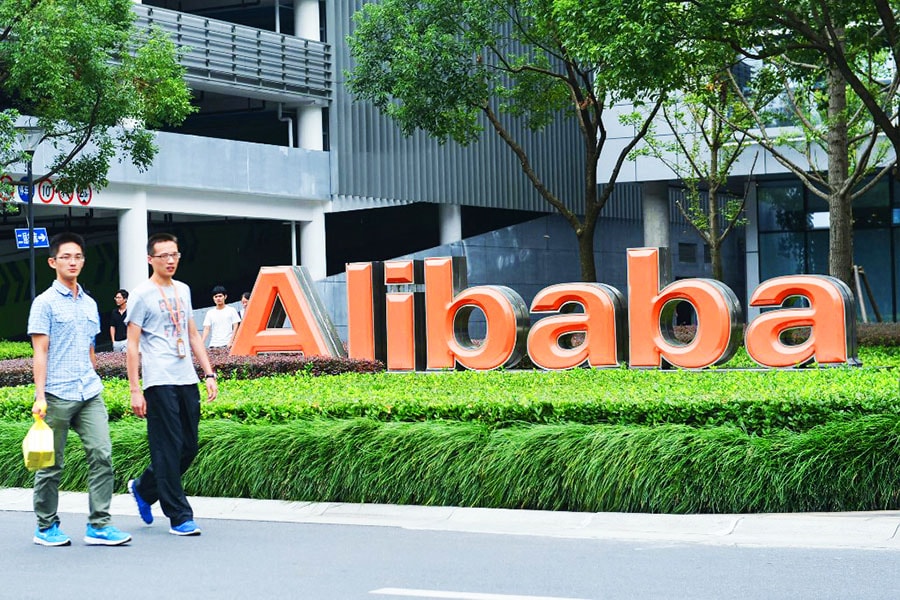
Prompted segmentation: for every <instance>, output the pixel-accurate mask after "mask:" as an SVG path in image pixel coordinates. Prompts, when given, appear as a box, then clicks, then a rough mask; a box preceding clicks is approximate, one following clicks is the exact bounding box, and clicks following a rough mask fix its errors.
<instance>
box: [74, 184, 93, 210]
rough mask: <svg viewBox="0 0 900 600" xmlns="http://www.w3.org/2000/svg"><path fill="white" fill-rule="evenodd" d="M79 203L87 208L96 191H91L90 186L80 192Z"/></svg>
mask: <svg viewBox="0 0 900 600" xmlns="http://www.w3.org/2000/svg"><path fill="white" fill-rule="evenodd" d="M77 194H78V203H79V204H81V205H82V206H87V205H88V204H90V203H91V198H93V197H94V190H92V189H91V186H88V187H87V189H86V190H78V192H77Z"/></svg>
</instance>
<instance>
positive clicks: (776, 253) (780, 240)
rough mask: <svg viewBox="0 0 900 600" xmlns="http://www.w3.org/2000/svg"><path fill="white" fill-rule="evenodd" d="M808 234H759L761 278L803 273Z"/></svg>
mask: <svg viewBox="0 0 900 600" xmlns="http://www.w3.org/2000/svg"><path fill="white" fill-rule="evenodd" d="M805 238H806V234H804V233H802V232H789V233H761V234H760V235H759V278H760V280H761V281H765V280H766V279H771V278H772V277H780V276H781V275H796V274H797V273H803V272H804V271H805V270H804V265H805V263H806V252H807V248H806V239H805Z"/></svg>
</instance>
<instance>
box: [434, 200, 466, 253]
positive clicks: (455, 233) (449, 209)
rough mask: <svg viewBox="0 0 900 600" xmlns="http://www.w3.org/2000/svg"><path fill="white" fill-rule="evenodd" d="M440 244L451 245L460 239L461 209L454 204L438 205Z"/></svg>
mask: <svg viewBox="0 0 900 600" xmlns="http://www.w3.org/2000/svg"><path fill="white" fill-rule="evenodd" d="M438 206H439V207H440V211H439V214H440V221H441V223H440V224H441V244H442V245H444V244H452V243H453V242H458V241H459V240H461V239H462V207H460V206H458V205H456V204H439V205H438Z"/></svg>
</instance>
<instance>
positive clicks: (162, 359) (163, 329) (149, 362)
mask: <svg viewBox="0 0 900 600" xmlns="http://www.w3.org/2000/svg"><path fill="white" fill-rule="evenodd" d="M172 284H173V285H171V286H167V287H162V288H160V287H159V286H157V285H156V284H155V283H153V282H152V281H150V280H149V279H148V280H147V281H145V282H143V283H141V284H140V285H138V286H137V287H135V288H134V289H133V290H132V291H131V293H130V294H129V296H128V317H127V322H128V323H134V324H136V325H140V327H141V346H140V348H141V377H142V379H143V382H142V384H143V388H144V389H145V390H146V389H147V388H148V387H152V386H155V385H188V384H191V383H197V382H198V381H200V378H199V377H197V371H196V370H195V369H194V360H193V357H192V356H191V344H190V339H189V336H188V322H190V321H192V320H193V319H194V310H193V307H192V306H191V289H190V288H189V287H188V286H187V285H186V284H184V283H182V282H180V281H174V280H173V281H172ZM160 289H162V293H161V292H160ZM176 290H177V291H178V302H176V300H175V291H176ZM163 293H165V297H166V300H167V301H168V307H167V306H166V301H164V300H163ZM170 309H171V310H170ZM173 313H175V314H177V315H178V323H179V327H180V335H179V334H178V333H177V330H176V327H175V323H174V322H173V319H172V317H173ZM179 337H180V338H181V340H182V341H183V344H184V346H183V348H184V357H183V358H179V356H178V339H179Z"/></svg>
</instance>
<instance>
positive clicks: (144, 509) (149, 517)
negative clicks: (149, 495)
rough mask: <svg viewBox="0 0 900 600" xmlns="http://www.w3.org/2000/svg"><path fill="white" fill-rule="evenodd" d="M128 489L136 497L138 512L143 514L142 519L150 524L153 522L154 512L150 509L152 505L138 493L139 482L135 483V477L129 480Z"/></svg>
mask: <svg viewBox="0 0 900 600" xmlns="http://www.w3.org/2000/svg"><path fill="white" fill-rule="evenodd" d="M128 491H129V492H131V495H132V496H133V497H134V502H135V503H136V504H137V507H138V512H139V513H140V514H141V520H142V521H143V522H144V523H146V524H147V525H149V524H150V523H152V522H153V512H152V511H151V510H150V505H149V504H147V503H146V502H144V499H143V498H141V495H140V494H138V491H137V484H135V483H134V479H129V480H128Z"/></svg>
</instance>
